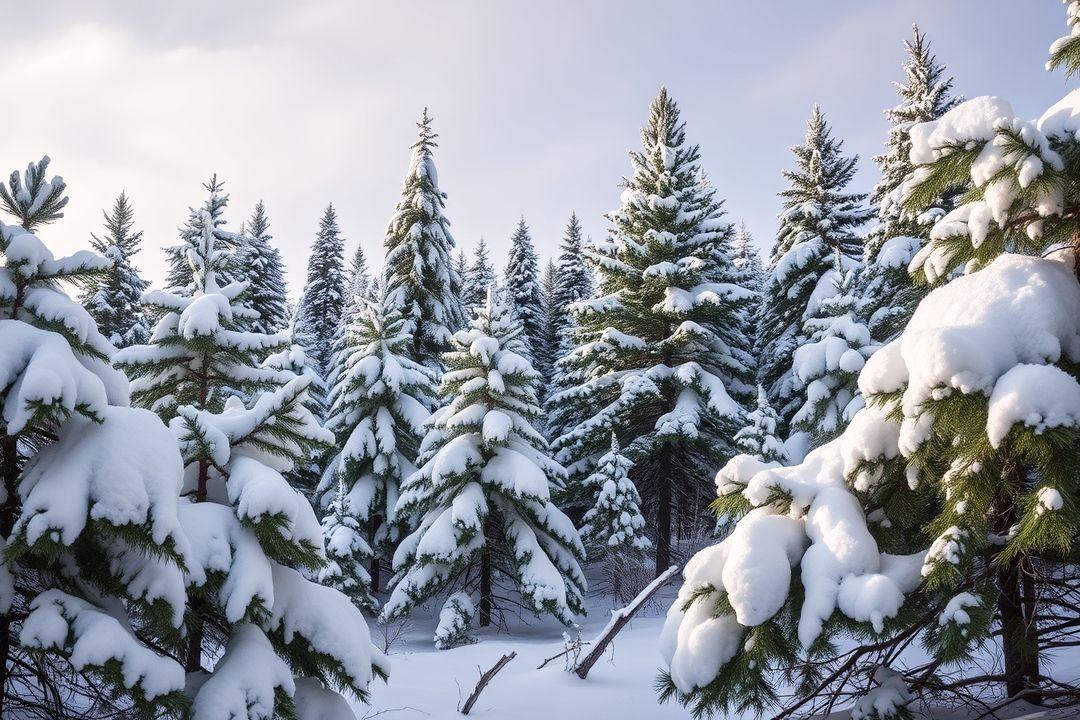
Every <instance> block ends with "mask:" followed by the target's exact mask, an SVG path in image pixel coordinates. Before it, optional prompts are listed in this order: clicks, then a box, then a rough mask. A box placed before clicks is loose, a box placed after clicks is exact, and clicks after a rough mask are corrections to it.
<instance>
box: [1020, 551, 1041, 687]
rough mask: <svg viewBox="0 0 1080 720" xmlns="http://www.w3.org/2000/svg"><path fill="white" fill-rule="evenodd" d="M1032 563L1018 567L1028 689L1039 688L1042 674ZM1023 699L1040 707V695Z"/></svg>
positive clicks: (1036, 599)
mask: <svg viewBox="0 0 1080 720" xmlns="http://www.w3.org/2000/svg"><path fill="white" fill-rule="evenodd" d="M1034 562H1035V561H1034V560H1033V559H1032V558H1027V562H1026V563H1024V564H1021V566H1020V580H1021V583H1022V587H1023V593H1024V598H1023V599H1024V648H1025V650H1026V651H1027V654H1028V656H1029V657H1030V662H1029V663H1028V668H1027V669H1028V674H1027V681H1028V687H1030V688H1037V687H1039V676H1040V673H1041V672H1042V670H1041V668H1040V663H1039V623H1038V617H1037V605H1038V589H1037V587H1036V582H1035V578H1036V576H1035V566H1034ZM1024 697H1025V698H1026V699H1027V701H1028V702H1030V703H1031V704H1033V705H1042V700H1043V698H1042V694H1041V693H1030V694H1028V695H1025V696H1024Z"/></svg>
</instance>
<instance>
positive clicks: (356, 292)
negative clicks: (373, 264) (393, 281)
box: [343, 244, 372, 316]
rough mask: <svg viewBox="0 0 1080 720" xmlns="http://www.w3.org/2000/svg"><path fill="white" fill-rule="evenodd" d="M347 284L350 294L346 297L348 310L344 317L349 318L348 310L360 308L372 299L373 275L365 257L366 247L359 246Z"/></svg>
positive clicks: (353, 258)
mask: <svg viewBox="0 0 1080 720" xmlns="http://www.w3.org/2000/svg"><path fill="white" fill-rule="evenodd" d="M346 284H347V285H348V287H349V292H348V293H347V295H346V300H345V305H346V310H345V311H344V313H343V316H348V314H349V311H348V308H350V307H352V308H358V307H360V306H361V305H362V304H363V302H364V301H366V300H369V299H371V298H372V294H371V273H370V272H369V271H368V266H367V256H365V255H364V246H363V245H360V244H357V246H356V251H355V252H354V253H353V256H352V260H351V261H350V262H349V274H348V277H347V282H346Z"/></svg>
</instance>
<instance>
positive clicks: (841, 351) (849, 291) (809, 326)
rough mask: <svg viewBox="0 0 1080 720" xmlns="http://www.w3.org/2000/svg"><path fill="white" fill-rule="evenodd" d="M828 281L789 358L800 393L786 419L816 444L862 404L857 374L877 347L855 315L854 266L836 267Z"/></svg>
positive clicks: (834, 432) (835, 431)
mask: <svg viewBox="0 0 1080 720" xmlns="http://www.w3.org/2000/svg"><path fill="white" fill-rule="evenodd" d="M837 264H838V265H839V261H838V263H837ZM833 283H834V294H833V295H832V296H830V297H827V298H822V299H821V300H819V301H818V305H817V311H816V312H815V313H814V314H813V315H811V316H810V317H809V318H807V319H806V322H804V323H803V333H802V334H803V336H804V337H805V338H806V342H805V343H804V344H803V345H801V346H800V347H799V348H797V349H796V350H795V357H794V359H793V362H792V369H793V371H794V374H795V380H796V381H797V382H798V388H799V390H800V392H801V393H802V396H803V404H802V406H801V407H800V408H799V410H798V411H797V412H796V413H795V415H794V416H793V417H792V422H793V423H794V426H795V428H796V429H798V430H802V431H804V432H807V433H809V434H810V436H811V438H813V442H814V444H817V445H820V444H822V443H823V442H825V441H827V440H831V439H832V438H834V437H836V436H837V435H838V434H840V431H841V430H843V429H844V427H845V426H846V425H847V424H848V422H850V421H851V418H852V417H853V416H854V415H855V413H856V412H858V411H859V409H860V408H861V407H862V406H863V400H862V396H861V395H859V389H858V386H857V380H858V377H859V372H860V371H861V370H862V369H863V365H865V364H866V359H867V358H868V357H870V355H871V354H872V353H873V352H874V351H875V350H876V349H877V347H876V346H875V345H874V344H873V343H871V341H870V330H869V329H868V328H867V327H866V325H865V324H864V323H863V322H862V320H861V318H860V317H859V316H858V309H857V305H858V301H857V300H856V298H855V271H854V270H848V271H847V272H846V273H841V271H840V270H839V268H838V269H837V270H836V271H835V273H834V275H833Z"/></svg>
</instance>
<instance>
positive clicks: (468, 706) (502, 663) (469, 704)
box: [461, 652, 517, 715]
mask: <svg viewBox="0 0 1080 720" xmlns="http://www.w3.org/2000/svg"><path fill="white" fill-rule="evenodd" d="M516 657H517V653H516V652H511V653H510V654H509V655H503V656H502V657H501V658H499V662H497V663H495V665H493V666H492V668H491V669H490V670H488V671H487V672H485V673H483V674H482V675H481V676H480V679H479V680H478V681H477V682H476V687H475V688H474V689H473V691H472V694H471V695H469V699H468V700H466V701H465V705H464V706H463V707H462V708H461V714H462V715H468V714H469V711H470V710H472V709H473V705H475V704H476V701H477V700H479V699H480V693H482V692H483V691H484V688H485V687H487V684H488V683H489V682H491V678H493V677H495V674H496V673H498V672H499V671H500V670H502V669H503V668H504V667H506V664H507V663H508V662H510V661H511V660H513V659H514V658H516Z"/></svg>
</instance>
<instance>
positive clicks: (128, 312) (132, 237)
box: [80, 193, 150, 347]
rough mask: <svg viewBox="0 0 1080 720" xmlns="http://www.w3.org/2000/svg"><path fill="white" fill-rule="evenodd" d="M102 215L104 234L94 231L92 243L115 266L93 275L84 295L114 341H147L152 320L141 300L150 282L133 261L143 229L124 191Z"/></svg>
mask: <svg viewBox="0 0 1080 720" xmlns="http://www.w3.org/2000/svg"><path fill="white" fill-rule="evenodd" d="M102 215H104V216H105V233H104V235H103V236H102V237H98V236H97V235H91V240H90V245H91V247H93V248H94V250H95V251H97V252H98V253H99V254H101V255H103V256H105V257H106V258H108V259H109V260H111V261H112V267H111V268H110V269H109V270H108V271H107V272H105V273H103V274H101V275H98V276H95V277H92V278H90V279H89V280H88V281H87V282H86V283H85V286H84V288H83V293H82V296H81V298H80V299H81V300H82V304H83V307H85V308H86V310H87V312H89V313H90V316H91V317H92V318H94V322H95V323H97V326H98V330H99V331H100V332H101V334H102V335H104V336H105V337H107V338H108V339H109V342H110V343H112V344H113V345H115V346H116V347H126V346H128V345H135V344H139V343H145V342H146V341H147V339H148V338H149V337H150V323H149V320H148V319H147V317H146V312H145V311H144V310H143V308H142V305H141V301H142V294H143V293H144V292H145V291H146V288H147V287H149V285H150V284H149V283H148V282H147V281H145V280H143V279H142V278H141V277H139V271H138V270H136V269H135V266H134V265H132V264H131V258H132V257H133V256H134V255H135V254H136V253H138V252H139V250H140V245H141V243H142V230H138V231H135V230H134V226H135V211H134V210H132V208H131V203H130V202H129V201H128V197H127V195H126V194H124V193H120V196H119V197H117V198H116V202H115V203H113V207H112V212H104V211H103V212H102Z"/></svg>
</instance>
